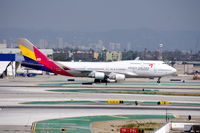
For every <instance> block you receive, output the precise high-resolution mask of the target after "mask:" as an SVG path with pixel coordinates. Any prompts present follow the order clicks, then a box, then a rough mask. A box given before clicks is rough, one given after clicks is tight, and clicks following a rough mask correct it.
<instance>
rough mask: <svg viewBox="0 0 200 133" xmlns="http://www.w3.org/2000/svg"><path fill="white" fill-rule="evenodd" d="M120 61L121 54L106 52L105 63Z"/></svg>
mask: <svg viewBox="0 0 200 133" xmlns="http://www.w3.org/2000/svg"><path fill="white" fill-rule="evenodd" d="M121 59H122V52H116V51H112V52H106V61H119V60H121Z"/></svg>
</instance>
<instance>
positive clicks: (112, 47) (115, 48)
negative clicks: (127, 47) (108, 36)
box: [109, 42, 121, 51]
mask: <svg viewBox="0 0 200 133" xmlns="http://www.w3.org/2000/svg"><path fill="white" fill-rule="evenodd" d="M109 49H110V50H111V51H119V50H121V44H120V43H114V42H110V43H109Z"/></svg>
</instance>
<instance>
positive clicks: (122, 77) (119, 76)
mask: <svg viewBox="0 0 200 133" xmlns="http://www.w3.org/2000/svg"><path fill="white" fill-rule="evenodd" d="M109 79H114V80H116V81H122V80H125V75H124V74H117V73H111V74H110V75H109Z"/></svg>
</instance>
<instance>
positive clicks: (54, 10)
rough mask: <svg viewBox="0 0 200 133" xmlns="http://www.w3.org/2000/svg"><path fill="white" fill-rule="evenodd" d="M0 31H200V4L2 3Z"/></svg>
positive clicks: (148, 0) (189, 0)
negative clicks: (14, 29) (142, 29)
mask: <svg viewBox="0 0 200 133" xmlns="http://www.w3.org/2000/svg"><path fill="white" fill-rule="evenodd" d="M0 28H22V29H50V30H66V31H108V30H112V29H138V28H150V29H153V30H158V31H159V30H198V31H199V30H200V0H0Z"/></svg>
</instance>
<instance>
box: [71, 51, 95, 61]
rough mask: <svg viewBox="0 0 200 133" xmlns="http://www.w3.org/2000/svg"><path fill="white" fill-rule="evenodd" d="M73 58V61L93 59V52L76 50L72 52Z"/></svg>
mask: <svg viewBox="0 0 200 133" xmlns="http://www.w3.org/2000/svg"><path fill="white" fill-rule="evenodd" d="M73 60H75V61H93V52H92V51H89V52H85V51H77V52H74V53H73Z"/></svg>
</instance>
